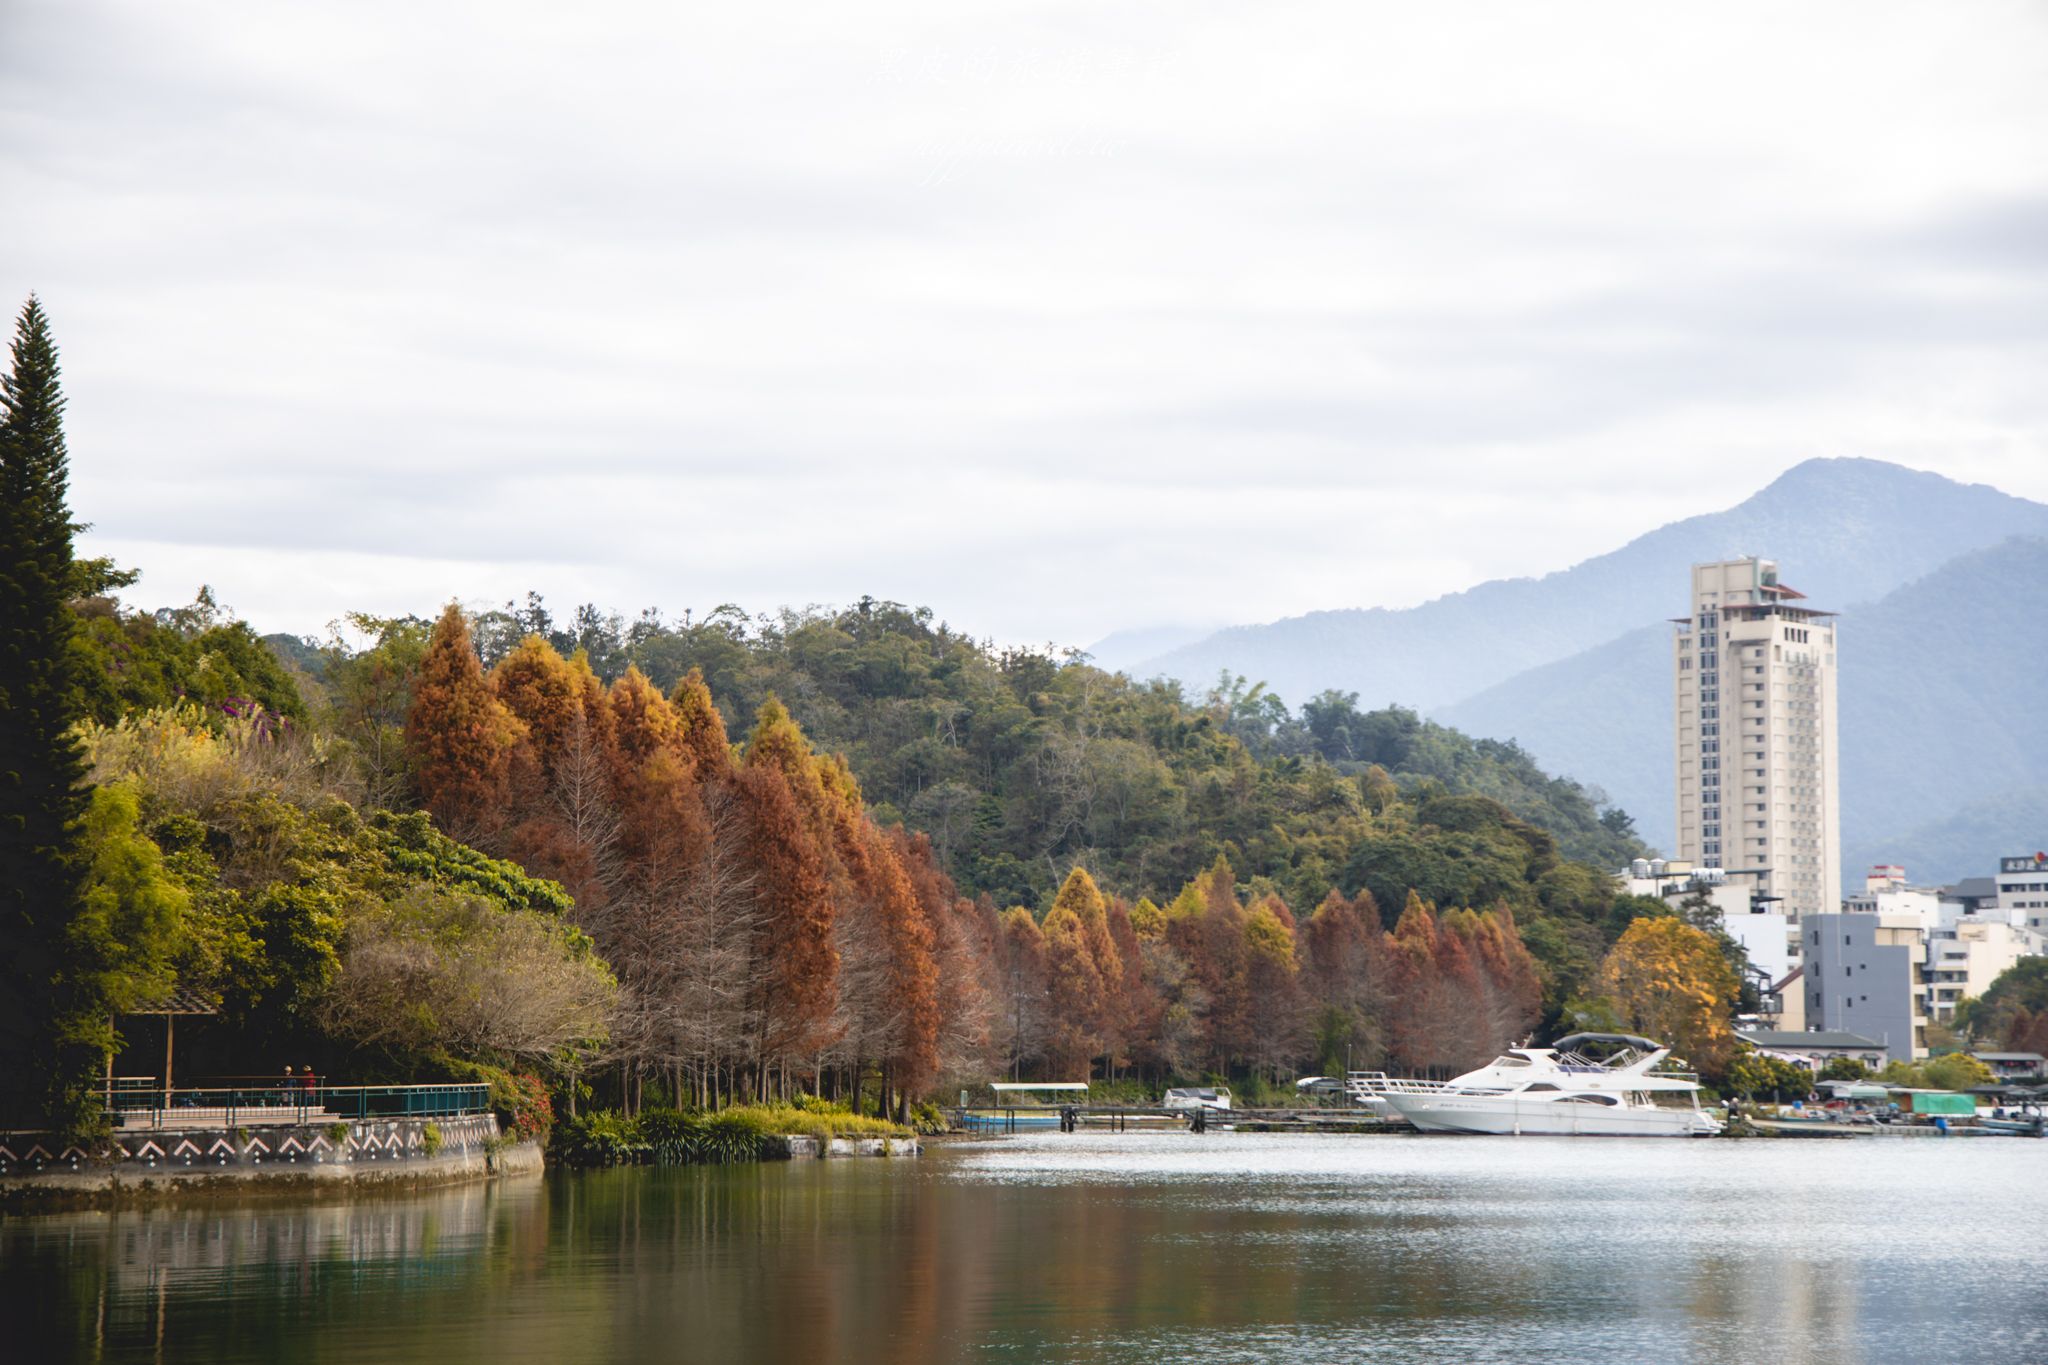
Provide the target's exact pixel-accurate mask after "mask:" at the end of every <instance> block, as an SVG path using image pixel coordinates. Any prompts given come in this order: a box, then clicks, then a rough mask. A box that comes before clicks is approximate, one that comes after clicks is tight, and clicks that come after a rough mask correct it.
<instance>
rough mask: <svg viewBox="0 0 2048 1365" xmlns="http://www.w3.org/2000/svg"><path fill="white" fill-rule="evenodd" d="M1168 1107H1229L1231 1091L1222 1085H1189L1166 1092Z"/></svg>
mask: <svg viewBox="0 0 2048 1365" xmlns="http://www.w3.org/2000/svg"><path fill="white" fill-rule="evenodd" d="M1165 1105H1166V1107H1167V1108H1168V1109H1228V1108H1230V1092H1229V1091H1228V1090H1225V1089H1224V1088H1223V1087H1222V1086H1220V1085H1219V1086H1207V1085H1199V1086H1187V1087H1184V1088H1182V1089H1179V1090H1169V1091H1167V1092H1166V1100H1165Z"/></svg>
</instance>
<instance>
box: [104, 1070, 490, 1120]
mask: <svg viewBox="0 0 2048 1365" xmlns="http://www.w3.org/2000/svg"><path fill="white" fill-rule="evenodd" d="M154 1079H155V1078H154V1077H129V1076H122V1077H115V1078H114V1080H113V1081H112V1083H110V1084H109V1085H108V1086H107V1087H106V1088H105V1089H104V1090H103V1092H102V1095H103V1098H104V1099H105V1102H106V1106H107V1112H108V1114H109V1115H111V1116H112V1117H113V1119H114V1121H115V1122H116V1124H118V1125H120V1126H124V1127H134V1126H144V1125H146V1126H149V1127H153V1128H163V1127H182V1128H194V1127H203V1126H212V1125H218V1126H220V1127H225V1128H233V1127H238V1126H244V1125H247V1124H252V1123H259V1124H262V1123H331V1122H346V1121H349V1120H354V1121H358V1122H362V1121H368V1120H374V1119H398V1118H452V1117H459V1116H461V1115H465V1114H482V1113H485V1112H488V1110H489V1109H490V1107H491V1105H490V1099H491V1093H490V1087H489V1086H488V1085H484V1084H481V1083H469V1082H464V1083H450V1084H443V1085H325V1084H319V1083H315V1084H313V1085H310V1086H308V1085H302V1084H297V1083H292V1082H287V1081H283V1080H279V1081H266V1082H253V1081H252V1082H250V1083H247V1084H244V1085H233V1086H200V1087H188V1086H176V1087H174V1088H173V1089H172V1090H171V1091H170V1092H169V1093H168V1094H166V1093H165V1091H164V1090H163V1088H162V1086H161V1085H153V1086H150V1087H148V1088H145V1087H144V1086H141V1085H137V1084H136V1083H135V1082H137V1081H138V1080H142V1081H153V1080H154Z"/></svg>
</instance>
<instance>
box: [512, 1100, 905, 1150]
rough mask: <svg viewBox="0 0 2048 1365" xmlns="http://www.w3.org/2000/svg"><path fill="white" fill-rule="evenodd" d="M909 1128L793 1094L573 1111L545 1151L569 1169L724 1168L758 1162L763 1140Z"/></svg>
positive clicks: (894, 1134) (822, 1139) (878, 1134)
mask: <svg viewBox="0 0 2048 1365" xmlns="http://www.w3.org/2000/svg"><path fill="white" fill-rule="evenodd" d="M910 1136H912V1132H911V1130H910V1129H908V1128H904V1127H901V1126H899V1125H897V1124H894V1123H889V1122H886V1121H885V1120H882V1119H877V1118H869V1117H867V1116H865V1115H861V1114H854V1113H850V1112H848V1111H847V1110H846V1109H844V1108H842V1107H840V1106H838V1105H834V1104H830V1103H827V1102H825V1101H823V1100H817V1099H813V1098H811V1097H809V1096H799V1097H798V1098H797V1099H795V1100H792V1101H787V1102H779V1103H775V1104H743V1105H735V1106H733V1107H732V1108H730V1109H722V1110H719V1111H717V1112H715V1113H699V1112H696V1111H693V1110H686V1109H643V1110H642V1111H641V1112H640V1113H639V1114H638V1115H636V1116H634V1117H632V1118H628V1117H626V1116H625V1115H623V1114H620V1113H618V1112H616V1111H613V1110H600V1111H599V1112H597V1113H592V1114H579V1115H577V1116H576V1117H575V1118H573V1119H564V1120H562V1121H561V1122H559V1123H557V1124H556V1125H555V1130H554V1138H553V1141H552V1143H551V1145H550V1151H551V1152H552V1153H553V1155H554V1157H555V1159H556V1160H558V1161H560V1162H562V1163H563V1164H565V1165H570V1166H622V1165H633V1164H636V1163H642V1162H646V1163H652V1164H654V1165H657V1166H730V1165H736V1164H738V1163H741V1162H748V1161H758V1160H760V1159H761V1144H762V1140H763V1139H764V1138H768V1137H812V1138H816V1139H817V1140H818V1141H819V1143H820V1144H823V1143H826V1142H829V1141H831V1140H832V1139H833V1138H907V1137H910Z"/></svg>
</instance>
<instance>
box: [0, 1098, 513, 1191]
mask: <svg viewBox="0 0 2048 1365" xmlns="http://www.w3.org/2000/svg"><path fill="white" fill-rule="evenodd" d="M429 1125H432V1126H433V1128H434V1129H435V1130H436V1131H437V1132H438V1134H439V1142H438V1144H437V1145H436V1146H435V1150H434V1151H433V1152H431V1153H430V1152H429V1151H428V1147H429V1145H430V1139H429V1136H428V1132H427V1129H428V1127H429ZM540 1169H541V1153H540V1148H539V1147H538V1146H536V1145H535V1144H532V1143H505V1142H503V1141H501V1139H500V1136H499V1133H498V1120H497V1118H496V1116H495V1115H491V1114H476V1115H469V1116H465V1117H461V1118H439V1119H372V1120H366V1121H362V1122H355V1121H349V1122H336V1123H319V1124H251V1125H249V1126H247V1127H239V1128H166V1129H154V1128H152V1129H131V1130H123V1131H119V1132H116V1133H115V1134H114V1135H113V1136H112V1137H111V1138H110V1139H108V1140H107V1141H106V1142H104V1143H103V1144H98V1145H94V1146H92V1147H82V1146H64V1145H61V1144H55V1143H52V1142H51V1141H50V1140H49V1138H48V1137H47V1135H44V1134H38V1133H0V1197H4V1198H6V1199H7V1200H9V1201H10V1202H16V1201H19V1200H23V1199H34V1198H38V1197H43V1196H54V1197H59V1198H61V1197H63V1196H65V1195H67V1194H69V1195H83V1196H114V1197H122V1196H127V1195H134V1196H138V1197H148V1196H152V1195H166V1194H177V1193H180V1192H186V1191H192V1190H200V1189H205V1190H212V1191H218V1190H221V1189H227V1188H246V1189H247V1190H249V1191H250V1192H252V1193H253V1192H262V1191H265V1190H269V1189H272V1188H275V1189H315V1188H326V1187H333V1188H349V1187H357V1186H368V1185H385V1184H394V1183H395V1184H432V1183H438V1182H443V1181H452V1180H470V1179H482V1178H484V1177H486V1176H490V1175H500V1174H515V1173H519V1172H523V1171H538V1170H540Z"/></svg>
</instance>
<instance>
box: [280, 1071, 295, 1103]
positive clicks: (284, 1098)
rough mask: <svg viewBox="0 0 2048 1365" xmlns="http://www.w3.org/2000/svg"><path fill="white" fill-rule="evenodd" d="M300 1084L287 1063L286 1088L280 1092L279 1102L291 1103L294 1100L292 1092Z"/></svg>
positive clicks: (285, 1072)
mask: <svg viewBox="0 0 2048 1365" xmlns="http://www.w3.org/2000/svg"><path fill="white" fill-rule="evenodd" d="M298 1085H299V1083H298V1082H297V1081H295V1080H293V1079H292V1069H291V1066H290V1065H289V1064H287V1065H286V1066H285V1069H284V1089H283V1090H281V1091H279V1092H278V1097H277V1102H278V1103H279V1104H290V1103H291V1102H292V1092H293V1091H294V1090H296V1089H298Z"/></svg>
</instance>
